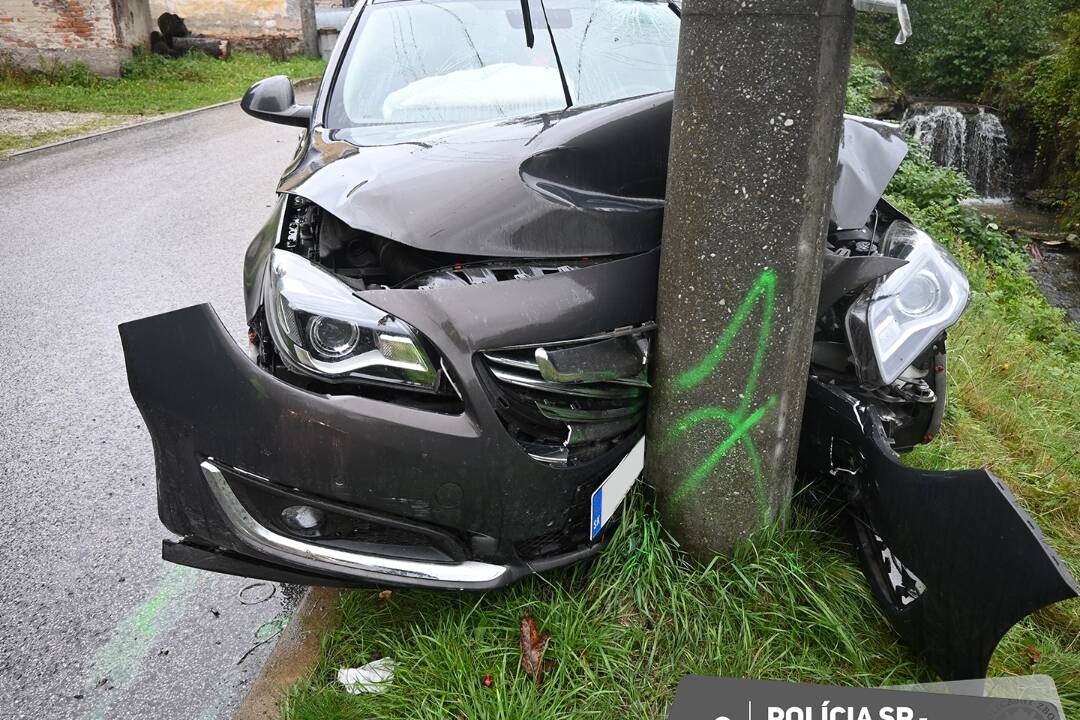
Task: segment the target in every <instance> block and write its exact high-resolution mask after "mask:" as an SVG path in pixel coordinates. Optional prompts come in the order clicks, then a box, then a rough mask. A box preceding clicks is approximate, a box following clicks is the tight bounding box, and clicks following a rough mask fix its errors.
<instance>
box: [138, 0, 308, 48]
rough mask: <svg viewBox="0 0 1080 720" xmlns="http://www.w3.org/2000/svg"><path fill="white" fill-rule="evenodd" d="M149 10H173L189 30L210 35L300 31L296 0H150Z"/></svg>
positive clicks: (156, 13)
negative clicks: (182, 19)
mask: <svg viewBox="0 0 1080 720" xmlns="http://www.w3.org/2000/svg"><path fill="white" fill-rule="evenodd" d="M150 11H151V13H152V14H153V16H154V18H157V17H158V16H159V15H160V14H161V13H163V12H171V13H176V14H177V15H179V16H180V17H182V18H184V23H185V24H186V25H187V27H188V30H190V31H191V32H193V33H196V34H201V35H209V36H211V37H221V38H230V39H238V38H255V37H260V36H268V35H269V36H273V35H289V36H292V37H299V36H300V35H301V27H300V7H299V4H298V3H297V0H150Z"/></svg>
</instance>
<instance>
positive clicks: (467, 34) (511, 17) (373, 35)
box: [327, 0, 679, 128]
mask: <svg viewBox="0 0 1080 720" xmlns="http://www.w3.org/2000/svg"><path fill="white" fill-rule="evenodd" d="M544 5H545V7H546V9H547V14H548V19H549V20H550V22H551V26H552V33H553V34H554V36H555V42H556V45H557V47H558V50H559V55H560V59H561V61H562V64H563V69H564V71H565V73H566V76H567V85H568V87H569V91H570V96H571V99H572V100H573V103H574V104H575V105H590V104H594V103H599V102H607V101H611V100H617V99H621V98H626V97H632V96H635V95H644V94H648V93H654V92H661V91H664V90H670V89H671V88H672V87H674V82H675V56H676V50H677V46H678V33H679V19H678V17H677V16H676V15H675V13H674V12H672V11H671V9H670V8H669V7H668V6H667V5H666V4H665V3H661V2H649V1H648V0H547V2H545V4H544ZM530 7H531V14H532V21H533V22H532V24H533V27H534V33H533V34H534V38H533V47H531V48H530V47H528V45H527V44H526V38H525V29H524V20H523V18H522V11H521V3H520V2H519V1H518V0H442V1H440V2H430V1H429V0H399V1H396V2H384V3H376V4H373V5H370V6H368V7H367V8H365V9H364V11H363V15H362V16H361V18H360V22H359V24H358V27H357V29H356V32H355V33H354V34H353V39H352V42H351V43H350V46H349V48H348V49H347V51H346V53H345V58H344V60H343V62H342V66H341V70H340V71H339V75H338V78H337V80H336V81H335V84H334V89H333V92H332V94H331V99H330V104H329V108H328V113H327V125H328V126H329V127H331V128H342V127H354V126H358V125H372V124H395V123H442V124H446V123H460V122H475V121H482V120H494V119H499V118H508V117H519V116H522V115H530V114H535V113H539V112H545V111H551V110H558V109H561V108H563V107H565V106H566V102H565V98H564V93H563V88H562V82H561V79H560V77H559V70H558V66H557V63H556V60H555V53H554V52H553V50H552V44H551V38H550V37H549V35H548V31H547V27H546V25H545V24H544V17H543V10H542V9H541V6H540V4H539V2H538V1H534V2H532V4H531V6H530Z"/></svg>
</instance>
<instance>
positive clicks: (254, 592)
mask: <svg viewBox="0 0 1080 720" xmlns="http://www.w3.org/2000/svg"><path fill="white" fill-rule="evenodd" d="M296 138H297V131H296V130H295V129H290V128H287V127H283V126H276V125H271V124H268V123H262V122H258V121H256V120H253V119H250V118H248V117H247V116H245V115H244V114H243V113H241V111H240V110H239V108H238V107H237V106H236V105H232V106H226V107H223V108H218V109H214V110H209V111H206V112H203V113H198V114H195V115H189V116H187V117H183V118H179V119H175V120H171V121H166V122H160V123H155V124H151V125H148V126H143V127H139V128H134V129H129V130H124V131H121V132H118V133H115V134H112V135H108V136H105V137H102V138H98V139H94V140H90V141H84V142H78V143H74V144H70V145H68V146H66V147H63V148H61V149H54V150H50V151H47V152H44V153H35V154H31V155H28V156H22V157H19V158H14V159H11V160H8V161H3V160H0V189H2V191H3V195H2V200H0V389H2V393H0V489H2V492H0V503H2V504H0V716H3V717H5V718H34V719H35V720H36V719H38V718H57V719H59V718H110V719H117V720H119V719H121V718H147V717H153V718H220V717H228V716H230V715H231V712H232V710H233V709H234V708H235V707H236V705H237V704H238V703H239V701H240V700H241V699H242V697H243V694H244V692H245V690H246V688H247V686H248V685H249V684H250V682H251V680H252V678H253V677H254V674H255V673H256V672H257V671H258V668H259V666H260V665H261V663H262V662H263V660H264V658H265V657H266V654H267V653H268V652H269V649H270V647H272V641H271V642H269V643H266V644H263V645H259V646H258V647H255V649H254V650H253V651H252V652H251V653H250V655H248V656H247V657H246V659H244V660H243V662H240V661H241V658H242V657H243V656H244V654H245V653H247V652H248V651H249V650H251V649H252V648H253V647H254V646H255V645H256V643H259V641H260V640H261V639H264V638H266V637H270V636H273V635H274V632H275V630H276V629H277V627H278V626H279V625H280V623H281V622H282V621H283V620H284V619H285V618H286V617H287V613H288V611H289V609H290V606H288V603H286V604H285V605H284V606H283V598H285V597H286V596H289V595H290V592H289V591H290V590H294V591H295V590H296V589H295V588H282V587H280V586H273V585H267V584H263V585H260V586H256V587H252V588H248V589H247V590H246V591H245V587H246V586H249V585H251V584H252V581H249V580H244V579H241V578H231V577H227V576H222V575H215V574H212V573H206V572H202V571H198V570H190V569H186V568H180V567H177V566H173V565H169V564H166V563H164V562H163V561H162V560H161V559H160V542H161V538H162V537H165V536H166V535H167V531H166V530H165V529H164V528H163V527H162V526H161V525H160V523H159V522H158V519H157V507H156V499H155V488H154V462H153V453H152V449H151V445H150V437H149V435H147V433H146V430H145V428H144V427H143V423H142V418H141V417H140V416H139V413H138V411H137V410H136V408H135V405H134V403H133V402H132V400H131V398H130V396H129V395H128V389H127V380H126V377H125V374H124V361H123V355H122V352H121V348H120V338H119V336H118V334H117V330H116V326H117V324H118V323H120V322H123V321H125V320H131V319H134V318H138V317H143V316H146V315H151V314H154V313H159V312H163V311H166V310H170V309H174V308H179V307H184V306H187V305H191V304H194V303H199V302H205V301H210V302H212V303H213V304H214V306H215V308H217V310H218V312H219V314H220V315H221V317H222V319H223V321H224V322H225V324H226V326H228V327H229V328H230V330H232V331H233V333H234V334H235V336H236V337H237V338H238V339H239V338H241V337H242V336H243V334H244V333H245V331H246V328H245V326H244V318H243V297H242V292H241V290H242V284H241V269H242V260H243V254H244V249H245V248H246V246H247V243H248V240H249V239H250V238H251V237H252V236H253V235H254V234H255V232H256V230H257V229H258V228H259V227H260V226H261V225H262V223H263V222H264V221H265V219H266V217H267V215H268V213H269V212H270V210H269V208H270V204H271V202H272V201H273V199H274V186H275V182H276V180H277V177H278V176H279V175H280V173H281V170H282V169H283V168H284V166H285V165H286V163H287V162H288V160H289V159H290V157H291V156H292V152H293V149H294V148H295V144H296ZM242 591H244V592H243V595H241V592H242ZM271 592H273V593H274V594H273V597H270V598H269V599H265V600H262V599H263V598H266V597H267V596H269V595H270V593H271ZM260 600H262V601H260ZM245 603H251V604H245Z"/></svg>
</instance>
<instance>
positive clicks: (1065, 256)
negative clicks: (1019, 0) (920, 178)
mask: <svg viewBox="0 0 1080 720" xmlns="http://www.w3.org/2000/svg"><path fill="white" fill-rule="evenodd" d="M901 127H902V128H903V130H904V131H905V132H906V133H908V134H909V135H911V137H913V138H914V139H915V140H917V141H918V142H919V143H920V144H921V145H922V147H923V148H924V149H925V150H926V152H927V153H928V154H929V155H930V157H932V158H933V159H934V160H935V161H936V162H937V163H938V164H940V165H945V166H947V167H952V168H956V169H957V170H959V171H960V172H962V173H964V175H966V176H967V178H968V180H969V181H970V182H971V185H972V187H973V188H975V191H976V192H977V193H978V194H979V195H980V196H981V197H980V198H979V199H977V200H970V201H967V202H966V203H965V204H966V205H969V206H970V207H973V208H975V209H976V210H978V211H979V212H981V213H983V214H984V215H988V216H990V217H991V218H992V219H993V221H994V222H996V223H997V224H998V225H999V226H1000V227H1001V228H1002V229H1003V230H1006V231H1008V232H1010V233H1013V234H1019V235H1026V236H1028V237H1030V238H1032V239H1033V240H1035V241H1036V242H1035V243H1033V244H1032V246H1031V247H1030V248H1029V254H1030V255H1031V256H1032V263H1031V274H1032V275H1033V276H1034V277H1035V279H1036V280H1037V281H1038V283H1039V287H1040V289H1041V290H1042V292H1043V294H1044V295H1046V297H1047V299H1048V300H1050V302H1051V303H1053V304H1054V305H1057V306H1058V307H1060V308H1063V309H1064V310H1065V311H1066V312H1067V313H1068V314H1069V317H1070V318H1071V319H1072V321H1073V322H1074V323H1076V324H1077V325H1080V252H1078V251H1077V250H1076V249H1075V248H1072V247H1070V246H1069V244H1068V243H1066V242H1065V241H1064V239H1065V236H1064V234H1063V233H1061V232H1060V231H1059V229H1058V227H1057V218H1056V217H1055V215H1054V214H1053V213H1051V212H1048V211H1045V210H1040V209H1038V208H1035V207H1031V206H1028V205H1025V204H1022V203H1021V202H1018V201H1017V200H1015V199H1014V198H1013V197H1012V196H1011V194H1012V192H1013V190H1014V184H1013V174H1012V170H1011V163H1010V160H1009V136H1008V132H1007V131H1006V129H1005V126H1004V124H1003V123H1002V122H1001V119H1000V118H999V117H998V116H997V115H996V114H995V113H994V112H993V111H992V110H991V109H989V108H985V107H982V106H979V105H966V104H962V103H941V104H931V103H914V104H912V105H911V107H909V108H908V110H907V112H906V113H905V114H904V119H903V121H902V124H901Z"/></svg>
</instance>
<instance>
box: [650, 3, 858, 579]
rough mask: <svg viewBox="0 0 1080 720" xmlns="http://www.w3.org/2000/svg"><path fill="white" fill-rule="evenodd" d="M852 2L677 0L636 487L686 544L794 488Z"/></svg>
mask: <svg viewBox="0 0 1080 720" xmlns="http://www.w3.org/2000/svg"><path fill="white" fill-rule="evenodd" d="M853 20H854V10H853V8H852V0H686V2H685V3H684V4H683V13H682V31H681V32H682V34H681V36H680V42H679V60H678V63H679V64H678V75H677V79H676V83H675V105H674V116H673V120H672V127H671V161H670V166H669V168H668V185H667V210H666V214H665V219H664V235H663V246H662V249H661V255H660V286H659V302H658V308H657V318H658V322H659V335H658V338H657V341H658V343H657V345H658V347H657V362H656V366H655V375H654V378H653V386H654V390H653V395H652V400H651V407H650V415H649V427H648V453H647V454H648V458H647V474H646V479H647V481H648V482H649V483H650V484H651V485H653V486H655V487H656V488H657V490H658V495H659V501H660V503H659V504H660V512H661V516H662V518H663V521H664V524H665V526H666V527H667V529H668V530H669V531H670V532H671V533H672V534H673V535H674V536H675V537H676V538H677V539H678V540H679V542H680V543H681V544H682V545H683V547H684V548H686V549H687V550H688V551H690V552H691V553H692V554H694V555H696V556H698V557H702V558H708V557H711V556H713V555H714V554H716V553H726V552H728V551H730V550H731V549H732V547H733V546H734V545H735V544H737V543H738V542H739V541H741V540H743V539H745V538H746V537H747V536H748V535H749V534H750V533H752V532H753V531H754V530H756V529H758V528H760V527H762V526H763V525H765V524H768V523H770V522H773V521H775V520H781V521H782V520H783V517H782V514H783V512H784V510H785V509H786V507H787V504H788V502H789V500H790V498H791V491H792V483H793V476H794V469H795V458H796V453H797V450H798V441H799V428H800V425H801V422H802V409H803V399H804V395H805V391H806V378H807V370H808V367H809V361H810V347H811V341H812V335H813V328H814V310H815V308H816V306H817V298H818V292H819V283H820V279H821V268H822V257H823V252H824V246H825V235H826V231H827V227H828V215H829V212H828V210H829V203H830V199H831V196H832V187H833V182H834V180H835V176H836V154H837V148H838V146H839V142H840V133H841V129H842V112H843V104H844V93H845V88H846V84H847V75H848V63H849V60H850V52H851V33H852V27H853Z"/></svg>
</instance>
